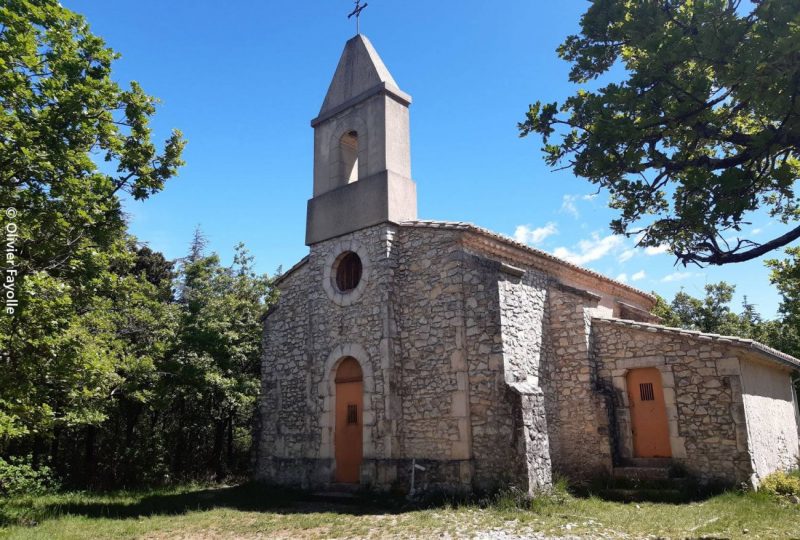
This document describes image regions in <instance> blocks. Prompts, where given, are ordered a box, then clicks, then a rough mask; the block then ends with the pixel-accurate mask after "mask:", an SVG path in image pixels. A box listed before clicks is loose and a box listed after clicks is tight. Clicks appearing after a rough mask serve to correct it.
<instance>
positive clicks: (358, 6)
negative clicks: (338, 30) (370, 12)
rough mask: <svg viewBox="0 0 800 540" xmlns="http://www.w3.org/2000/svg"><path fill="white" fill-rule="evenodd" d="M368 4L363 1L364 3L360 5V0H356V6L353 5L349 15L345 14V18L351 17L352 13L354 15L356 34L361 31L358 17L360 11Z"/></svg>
mask: <svg viewBox="0 0 800 540" xmlns="http://www.w3.org/2000/svg"><path fill="white" fill-rule="evenodd" d="M368 5H369V4H367V3H366V2H365V3H364V5H363V6H362V5H361V0H356V7H355V9H353V11H352V12H351V13H350V15H348V16H347V18H348V19H349V18H351V17H352V16H353V15H355V17H356V35H358V34H360V33H361V30H360V28H359V17H360V16H361V12H362V11H363V10H364V8H365V7H367V6H368Z"/></svg>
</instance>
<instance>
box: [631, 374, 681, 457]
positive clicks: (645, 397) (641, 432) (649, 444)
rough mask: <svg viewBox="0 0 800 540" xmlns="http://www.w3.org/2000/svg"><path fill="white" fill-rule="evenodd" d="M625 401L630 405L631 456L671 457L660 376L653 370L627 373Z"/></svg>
mask: <svg viewBox="0 0 800 540" xmlns="http://www.w3.org/2000/svg"><path fill="white" fill-rule="evenodd" d="M628 399H629V400H630V404H631V429H632V431H633V455H634V456H635V457H672V449H671V448H670V445H669V426H668V424H667V409H666V406H665V405H664V389H663V387H662V386H661V373H659V371H658V370H657V369H656V368H643V369H634V370H631V371H630V372H629V373H628Z"/></svg>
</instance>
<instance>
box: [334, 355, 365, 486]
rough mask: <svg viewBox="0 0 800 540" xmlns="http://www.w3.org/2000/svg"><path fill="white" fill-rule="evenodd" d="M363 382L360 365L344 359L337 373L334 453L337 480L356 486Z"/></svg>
mask: <svg viewBox="0 0 800 540" xmlns="http://www.w3.org/2000/svg"><path fill="white" fill-rule="evenodd" d="M363 384H364V383H363V381H362V375H361V366H359V365H358V361H357V360H356V359H355V358H351V357H347V358H345V359H344V360H342V362H341V363H340V364H339V367H338V368H337V370H336V423H335V425H334V438H333V445H334V453H335V457H336V474H335V477H336V481H337V482H343V483H348V484H357V483H358V482H359V477H360V474H361V460H362V457H363V450H362V425H363V418H362V414H363V403H364V397H363Z"/></svg>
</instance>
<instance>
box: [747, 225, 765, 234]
mask: <svg viewBox="0 0 800 540" xmlns="http://www.w3.org/2000/svg"><path fill="white" fill-rule="evenodd" d="M763 231H764V229H762V228H760V227H756V228H755V229H753V230H752V231H750V234H752V235H753V236H756V235H757V234H761V233H762V232H763Z"/></svg>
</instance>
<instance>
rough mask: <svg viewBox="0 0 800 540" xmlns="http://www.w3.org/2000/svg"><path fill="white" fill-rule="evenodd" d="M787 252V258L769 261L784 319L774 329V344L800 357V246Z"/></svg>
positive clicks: (771, 279) (771, 277)
mask: <svg viewBox="0 0 800 540" xmlns="http://www.w3.org/2000/svg"><path fill="white" fill-rule="evenodd" d="M786 254H787V255H789V258H787V259H785V260H777V259H771V260H768V261H767V266H769V267H770V268H771V269H772V272H771V274H770V281H771V282H772V283H773V284H774V285H775V286H776V287H777V289H778V292H779V293H780V295H781V305H780V313H781V316H782V320H781V321H780V324H779V325H777V327H776V328H775V329H774V332H773V336H774V338H773V343H774V345H773V346H775V347H776V348H779V349H780V350H782V351H784V352H787V353H789V354H791V355H793V356H796V357H798V358H800V247H795V248H789V249H787V250H786Z"/></svg>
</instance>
